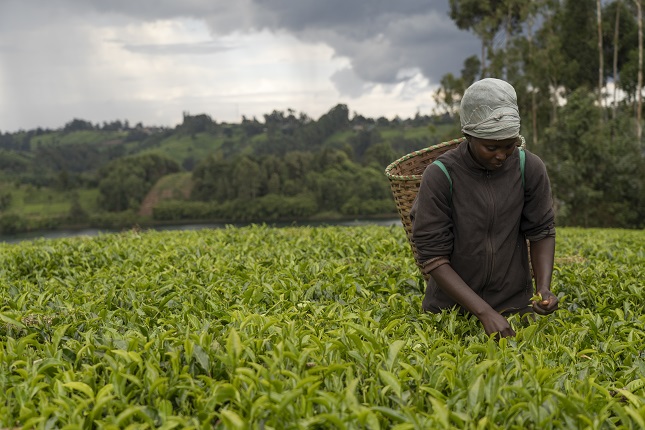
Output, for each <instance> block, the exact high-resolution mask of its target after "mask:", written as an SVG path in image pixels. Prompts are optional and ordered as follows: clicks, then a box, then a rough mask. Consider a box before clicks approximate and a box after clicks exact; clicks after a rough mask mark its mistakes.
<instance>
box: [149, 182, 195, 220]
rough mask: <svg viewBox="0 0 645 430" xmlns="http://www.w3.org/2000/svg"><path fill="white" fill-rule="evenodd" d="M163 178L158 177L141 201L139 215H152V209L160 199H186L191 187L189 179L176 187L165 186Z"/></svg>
mask: <svg viewBox="0 0 645 430" xmlns="http://www.w3.org/2000/svg"><path fill="white" fill-rule="evenodd" d="M164 182H165V181H164V178H160V179H159V180H158V181H157V183H156V184H155V185H154V186H153V187H152V189H151V190H150V191H149V192H148V194H147V195H146V197H145V198H144V199H143V202H141V207H140V208H139V215H141V216H152V210H153V209H154V207H155V206H156V205H157V203H159V202H160V201H161V200H169V199H188V198H189V197H190V191H191V190H192V188H193V182H192V181H191V180H187V181H181V183H180V186H179V187H177V188H166V187H165V186H164Z"/></svg>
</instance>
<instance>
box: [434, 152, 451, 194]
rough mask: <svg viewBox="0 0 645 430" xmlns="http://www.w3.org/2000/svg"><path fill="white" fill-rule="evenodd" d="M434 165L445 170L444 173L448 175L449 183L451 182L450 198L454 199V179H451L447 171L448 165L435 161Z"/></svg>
mask: <svg viewBox="0 0 645 430" xmlns="http://www.w3.org/2000/svg"><path fill="white" fill-rule="evenodd" d="M432 164H436V165H437V166H439V168H440V169H441V170H443V173H445V174H446V178H448V182H450V196H451V197H452V179H451V178H450V173H448V169H446V165H445V164H443V163H442V162H441V161H439V160H435V161H434V162H433V163H432Z"/></svg>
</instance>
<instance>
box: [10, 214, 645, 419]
mask: <svg viewBox="0 0 645 430" xmlns="http://www.w3.org/2000/svg"><path fill="white" fill-rule="evenodd" d="M644 243H645V237H644V234H643V232H642V231H622V230H578V229H560V230H559V231H558V248H557V255H556V264H555V271H554V283H553V289H554V291H555V292H556V294H558V296H559V297H560V300H561V309H560V310H558V311H557V312H556V313H555V314H553V315H550V316H547V317H537V319H536V320H535V321H530V320H529V321H526V320H520V319H519V318H515V317H513V318H511V323H512V325H513V326H514V328H515V330H516V332H517V336H516V337H515V338H511V339H502V340H500V341H496V340H495V339H494V338H490V337H488V336H486V335H485V333H484V330H483V328H482V327H481V325H480V324H479V323H478V322H477V321H476V320H475V319H474V318H469V317H464V316H459V315H458V314H457V313H455V312H449V311H444V312H443V313H441V314H437V315H433V314H423V313H421V312H420V303H421V299H422V290H423V288H422V278H421V276H420V273H419V272H418V269H417V268H416V266H415V265H414V262H413V259H412V255H411V253H410V249H409V246H408V243H407V239H406V238H405V233H404V231H403V229H402V228H400V227H391V228H386V227H374V226H372V227H353V228H347V227H338V228H331V227H328V228H285V229H272V228H267V227H262V226H253V227H248V228H242V229H236V228H227V229H221V230H202V231H182V232H154V231H149V232H144V233H142V232H138V231H130V232H126V233H122V234H106V235H100V236H98V237H94V238H83V237H77V238H72V239H64V240H62V239H59V240H55V241H51V240H49V241H46V240H39V241H35V242H25V243H21V244H18V245H6V244H5V245H1V246H0V256H1V258H2V261H3V270H2V272H1V273H0V282H1V283H2V284H3V285H4V286H5V287H4V288H2V289H1V290H0V303H2V304H3V305H2V308H1V309H0V320H1V321H0V426H2V427H3V428H13V427H19V428H25V429H27V428H99V427H101V428H128V427H130V428H135V427H136V428H143V429H145V428H195V429H197V428H199V429H201V428H267V429H269V428H285V427H287V428H351V429H353V428H369V429H376V428H397V429H407V428H410V429H412V428H466V429H473V430H474V429H479V428H491V429H506V428H517V429H520V428H641V427H643V421H644V417H645V379H644V376H643V375H645V355H644V354H643V349H642V345H643V342H644V341H645V329H644V327H645V319H644V317H643V314H642V312H641V310H642V305H641V304H642V296H643V294H644V293H645V291H644V288H645V287H644V286H643V285H642V282H641V280H642V279H643V276H644V273H643V268H644V267H645V248H644V247H643V244H644ZM266 244H270V246H266Z"/></svg>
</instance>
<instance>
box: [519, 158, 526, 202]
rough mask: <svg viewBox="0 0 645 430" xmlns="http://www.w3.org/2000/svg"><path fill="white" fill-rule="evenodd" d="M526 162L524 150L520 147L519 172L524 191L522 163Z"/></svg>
mask: <svg viewBox="0 0 645 430" xmlns="http://www.w3.org/2000/svg"><path fill="white" fill-rule="evenodd" d="M525 164H526V152H524V148H520V172H522V188H524V190H525V191H526V183H525V182H524V165H525Z"/></svg>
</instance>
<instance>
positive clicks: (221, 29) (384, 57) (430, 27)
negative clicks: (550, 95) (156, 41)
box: [60, 0, 479, 84]
mask: <svg viewBox="0 0 645 430" xmlns="http://www.w3.org/2000/svg"><path fill="white" fill-rule="evenodd" d="M60 1H67V2H70V3H73V4H75V5H78V6H79V7H81V8H84V9H85V10H86V11H91V10H95V11H99V12H101V13H112V14H120V15H126V16H130V17H134V18H136V19H140V20H155V19H163V18H172V17H187V18H194V19H203V20H205V21H206V22H207V23H208V26H209V28H210V30H211V31H212V33H213V34H218V35H226V34H231V33H233V32H248V31H258V30H271V31H286V32H288V33H290V34H292V35H294V36H295V37H297V38H299V39H301V40H303V41H307V42H315V43H317V42H322V43H325V44H327V45H329V46H330V47H331V48H333V49H334V52H335V54H336V55H337V56H342V57H347V58H348V59H349V60H350V64H351V67H352V69H353V71H354V73H355V75H356V76H357V77H358V78H360V79H362V80H364V81H366V82H373V83H386V84H387V83H396V82H400V81H401V77H400V71H401V70H405V69H418V70H420V71H421V72H422V73H423V75H424V76H425V77H426V78H428V80H429V81H430V82H431V83H435V84H436V83H438V82H439V80H440V79H441V77H442V76H443V75H445V74H446V73H449V72H452V73H456V74H458V73H459V72H460V70H461V67H462V65H463V60H464V59H465V58H467V57H469V56H471V55H474V54H477V53H478V51H479V43H478V41H477V39H476V38H475V36H473V35H472V34H470V33H467V32H464V31H461V30H459V29H457V27H456V26H455V25H454V23H453V22H452V20H451V19H450V17H449V15H448V10H449V6H448V0H396V1H394V0H324V1H322V0H297V1H293V0H236V1H230V0H215V1H214V0H183V1H181V2H178V1H175V0H137V1H131V0H111V1H104V0H86V1H84V2H80V4H82V6H81V5H79V2H76V1H72V0H60ZM135 49H136V48H135ZM153 49H154V48H153ZM163 49H165V48H163Z"/></svg>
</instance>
